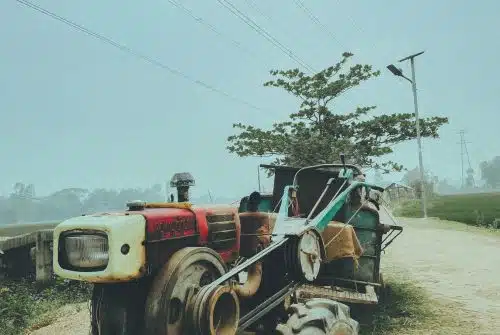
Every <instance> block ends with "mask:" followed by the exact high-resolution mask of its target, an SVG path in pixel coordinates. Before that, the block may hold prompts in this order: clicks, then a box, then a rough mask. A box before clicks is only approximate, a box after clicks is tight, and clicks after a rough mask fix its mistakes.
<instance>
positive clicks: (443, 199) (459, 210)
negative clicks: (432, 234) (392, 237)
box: [395, 193, 500, 228]
mask: <svg viewBox="0 0 500 335" xmlns="http://www.w3.org/2000/svg"><path fill="white" fill-rule="evenodd" d="M499 204H500V193H476V194H461V195H446V196H439V197H436V198H434V199H432V200H431V201H430V202H429V204H428V209H427V214H428V216H431V217H438V218H440V219H442V220H449V221H457V222H463V223H466V224H470V225H475V226H487V227H492V228H499V224H498V222H499V220H500V205H499ZM395 214H396V215H398V216H403V217H421V210H420V201H419V200H413V201H408V202H405V203H403V204H402V205H401V207H400V208H398V209H397V210H396V211H395Z"/></svg>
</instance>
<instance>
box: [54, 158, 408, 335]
mask: <svg viewBox="0 0 500 335" xmlns="http://www.w3.org/2000/svg"><path fill="white" fill-rule="evenodd" d="M267 168H269V169H274V176H275V177H274V178H275V179H274V191H273V193H272V194H270V195H261V194H259V192H253V193H252V194H250V196H247V197H244V198H243V199H242V200H241V202H240V206H239V207H238V206H231V205H207V206H194V205H192V204H191V203H190V202H189V198H188V190H187V188H188V186H189V185H192V184H193V183H194V182H184V183H183V182H182V181H179V180H177V181H176V183H178V184H179V185H182V189H180V190H179V189H178V191H179V192H180V193H179V196H178V200H179V199H180V200H182V201H181V202H167V203H147V202H143V201H131V202H129V203H128V204H127V205H128V209H127V210H124V211H118V212H110V213H98V214H92V215H83V216H79V217H74V218H70V219H68V220H66V221H64V222H62V223H61V224H59V225H58V226H57V227H56V229H55V230H54V248H53V250H54V254H53V266H54V272H55V273H56V274H57V275H58V276H60V277H63V278H67V279H73V280H81V281H87V282H91V283H93V284H94V289H93V294H92V299H91V331H92V334H93V335H107V334H125V335H129V334H150V335H160V334H161V335H165V334H166V335H179V334H202V335H204V334H210V335H215V334H220V335H233V334H242V333H245V332H248V331H250V332H253V333H260V334H282V335H286V334H351V335H355V334H357V333H358V328H359V324H358V322H357V321H355V320H353V319H352V318H351V316H350V309H349V307H348V305H347V304H344V303H343V302H345V303H352V302H353V301H352V299H350V300H349V299H346V297H350V298H353V297H354V296H355V295H354V292H356V291H357V293H358V295H359V296H360V297H361V298H360V299H361V300H360V301H361V303H366V301H369V303H373V301H375V300H376V299H377V291H378V290H372V289H371V288H373V287H380V286H381V284H380V282H381V280H380V278H381V276H380V273H379V265H380V251H381V245H382V243H381V236H382V235H383V234H386V233H388V232H389V231H390V230H398V229H400V227H399V226H388V225H383V224H381V223H380V218H379V215H378V209H377V208H378V207H379V203H378V201H379V198H380V197H379V195H380V192H383V188H381V187H379V186H376V185H371V184H369V183H366V182H365V181H364V180H363V173H362V172H361V170H360V169H359V168H358V167H356V166H354V165H348V164H346V163H345V160H344V157H343V156H341V164H322V165H317V166H310V167H305V168H300V169H298V168H288V167H277V166H267ZM178 177H179V176H178ZM180 177H182V176H180ZM189 177H190V178H191V179H192V177H191V176H190V175H189ZM178 179H179V178H178ZM263 204H264V205H263ZM263 208H265V209H267V210H265V211H264V210H263ZM351 222H352V224H351ZM354 225H356V226H358V228H357V229H361V230H359V231H358V232H356V231H355V230H354V229H353V226H354ZM398 227H399V228H398ZM400 230H401V229H400ZM358 236H360V238H361V240H363V241H368V242H367V243H368V244H367V246H363V245H362V244H361V243H360V242H359V239H358ZM363 251H364V252H365V254H363ZM367 251H368V253H366V252H367ZM363 257H364V258H363ZM356 268H357V269H358V271H356V270H355V269H356ZM358 286H359V287H362V289H361V290H360V289H359V288H358ZM339 287H343V288H344V291H343V292H344V295H343V296H342V295H341V294H339V293H338V292H339V290H338V288H339ZM346 292H347V293H346ZM348 292H353V293H352V294H350V293H349V294H348ZM363 297H364V300H363ZM358 302H359V301H358Z"/></svg>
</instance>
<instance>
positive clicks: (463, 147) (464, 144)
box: [458, 129, 476, 189]
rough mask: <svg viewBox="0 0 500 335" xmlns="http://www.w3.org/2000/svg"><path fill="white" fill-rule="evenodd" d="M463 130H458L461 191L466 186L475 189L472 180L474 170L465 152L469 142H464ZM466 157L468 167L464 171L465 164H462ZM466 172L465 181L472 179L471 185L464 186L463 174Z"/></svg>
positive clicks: (474, 182)
mask: <svg viewBox="0 0 500 335" xmlns="http://www.w3.org/2000/svg"><path fill="white" fill-rule="evenodd" d="M465 133H466V131H465V130H463V129H462V130H460V131H459V132H458V134H459V135H460V161H461V166H462V189H464V188H465V187H466V186H472V187H476V181H475V179H474V176H473V173H474V170H473V169H472V165H471V163H470V156H469V150H467V144H468V143H470V142H466V141H465ZM465 156H467V163H468V165H469V168H468V169H467V171H465V164H464V157H465ZM466 172H467V175H468V176H467V180H469V178H472V181H471V184H469V185H466V184H467V183H466V178H465V173H466Z"/></svg>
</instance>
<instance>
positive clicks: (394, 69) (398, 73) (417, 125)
mask: <svg viewBox="0 0 500 335" xmlns="http://www.w3.org/2000/svg"><path fill="white" fill-rule="evenodd" d="M423 53H424V51H421V52H419V53H416V54H413V55H410V56H408V57H405V58H403V59H400V60H399V62H400V63H401V62H404V61H406V60H410V64H411V79H410V78H408V77H406V76H405V75H404V74H403V71H402V70H401V69H398V68H397V67H396V66H394V65H393V64H391V65H388V66H387V69H388V70H389V71H391V72H392V74H394V75H395V76H398V77H402V78H404V79H406V80H408V81H409V82H410V83H411V86H412V89H413V104H414V105H415V119H416V120H415V128H416V130H417V145H418V164H419V168H420V188H421V190H422V213H423V215H424V218H426V217H427V199H426V198H427V196H426V194H425V181H424V163H423V159H422V140H421V137H420V121H419V118H418V103H417V82H416V80H415V57H417V56H420V55H421V54H423Z"/></svg>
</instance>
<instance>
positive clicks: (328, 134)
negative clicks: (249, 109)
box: [227, 53, 448, 172]
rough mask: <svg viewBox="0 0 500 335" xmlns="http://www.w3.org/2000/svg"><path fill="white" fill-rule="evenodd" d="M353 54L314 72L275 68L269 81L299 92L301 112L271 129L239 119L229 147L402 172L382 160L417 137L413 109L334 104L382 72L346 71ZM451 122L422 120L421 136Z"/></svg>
mask: <svg viewBox="0 0 500 335" xmlns="http://www.w3.org/2000/svg"><path fill="white" fill-rule="evenodd" d="M352 56H353V54H351V53H344V54H343V55H342V59H341V60H340V61H339V62H338V63H336V64H335V65H333V66H330V67H328V68H326V69H324V70H322V71H320V72H318V73H316V74H315V75H312V76H308V75H306V74H304V73H303V72H301V71H299V70H298V69H293V70H286V71H284V70H272V71H271V75H272V76H273V77H275V79H274V80H271V81H268V82H266V83H265V84H264V86H267V87H277V88H281V89H284V90H285V91H286V92H288V93H290V94H292V95H294V96H295V97H297V98H298V99H299V100H300V106H299V108H298V111H296V112H294V113H292V114H290V120H289V121H285V122H280V123H275V124H274V125H273V127H272V128H271V129H269V130H264V129H260V128H256V127H254V126H251V125H244V124H241V123H238V124H234V125H233V127H234V128H237V129H239V130H240V133H239V134H238V135H232V136H229V137H228V142H229V145H228V146H227V149H228V150H229V152H231V153H235V154H237V155H238V156H240V157H246V156H271V157H275V161H274V162H273V163H274V164H280V165H292V166H299V167H300V166H305V165H312V164H318V163H331V162H334V161H337V160H338V157H339V155H340V153H345V154H346V157H347V159H348V161H349V163H353V164H357V165H360V166H363V167H376V168H382V169H383V170H384V172H388V171H390V170H396V171H400V170H401V169H402V168H403V167H402V166H401V165H400V164H397V163H395V162H392V161H385V162H381V163H378V162H377V161H378V160H379V158H380V157H382V156H384V155H387V154H390V153H392V152H393V150H392V147H393V146H394V145H395V144H398V143H401V142H404V141H407V140H410V139H413V138H415V137H416V131H415V127H414V124H415V120H414V117H415V116H414V114H411V113H399V114H391V115H380V116H373V115H370V113H371V112H372V111H373V110H374V109H375V108H376V106H365V107H357V108H356V110H355V111H353V112H350V113H343V112H341V111H338V110H335V109H334V107H335V106H334V102H335V99H336V98H338V97H340V96H341V95H342V94H344V93H345V92H347V91H348V90H350V89H353V88H355V87H357V86H358V85H360V84H361V83H363V82H365V81H367V80H369V79H371V78H374V77H377V76H378V75H379V74H380V72H379V71H374V70H373V69H372V67H371V66H370V65H361V64H357V65H354V66H352V67H350V68H349V69H348V70H347V71H345V70H344V68H345V67H346V65H347V62H348V60H349V59H350V58H351V57H352ZM447 122H448V119H447V118H445V117H432V118H426V119H421V120H420V126H421V131H422V136H423V137H432V138H437V137H438V129H439V127H440V126H441V125H443V124H445V123H447Z"/></svg>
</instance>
